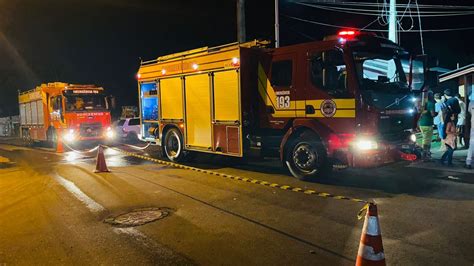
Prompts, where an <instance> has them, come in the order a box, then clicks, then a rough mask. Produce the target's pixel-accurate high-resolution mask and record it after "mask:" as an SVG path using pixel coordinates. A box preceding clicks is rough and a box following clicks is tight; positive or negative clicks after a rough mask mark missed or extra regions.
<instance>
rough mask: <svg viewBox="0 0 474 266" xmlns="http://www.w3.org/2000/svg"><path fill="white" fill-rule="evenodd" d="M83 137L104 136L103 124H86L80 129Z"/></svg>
mask: <svg viewBox="0 0 474 266" xmlns="http://www.w3.org/2000/svg"><path fill="white" fill-rule="evenodd" d="M80 134H81V137H86V138H90V137H99V136H101V135H102V124H101V123H85V124H82V125H81V127H80Z"/></svg>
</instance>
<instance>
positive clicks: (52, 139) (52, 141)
mask: <svg viewBox="0 0 474 266" xmlns="http://www.w3.org/2000/svg"><path fill="white" fill-rule="evenodd" d="M47 138H48V146H49V147H50V148H53V149H56V146H57V144H58V135H57V134H56V130H54V129H51V128H50V129H49V130H48V132H47Z"/></svg>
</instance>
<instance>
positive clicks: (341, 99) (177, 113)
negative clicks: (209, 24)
mask: <svg viewBox="0 0 474 266" xmlns="http://www.w3.org/2000/svg"><path fill="white" fill-rule="evenodd" d="M267 44H268V42H259V41H253V42H248V43H240V44H239V43H233V44H228V45H223V46H218V47H204V48H199V49H195V50H190V51H185V52H181V53H176V54H171V55H166V56H161V57H158V58H157V59H155V60H151V61H146V62H142V63H141V66H140V68H139V71H138V73H137V78H138V89H139V104H140V105H139V106H140V116H141V118H142V119H141V121H142V132H141V135H140V137H141V138H142V139H143V140H145V141H150V142H155V143H156V144H158V145H161V146H162V150H163V153H164V155H165V156H166V157H168V158H169V159H170V160H172V161H180V160H182V159H183V158H184V157H185V155H186V153H187V152H197V153H199V152H201V153H212V154H219V155H225V156H234V157H246V156H250V155H256V154H257V155H260V156H263V157H271V156H274V157H277V158H280V160H281V162H282V163H283V164H284V165H285V166H287V168H288V169H289V171H290V172H291V174H292V175H293V176H295V177H298V178H302V179H303V178H308V177H314V176H318V175H321V173H324V170H325V169H330V168H331V166H334V165H337V166H342V167H348V166H353V167H371V166H377V165H381V164H385V163H389V162H393V161H395V160H396V159H399V158H404V157H405V158H407V157H409V158H413V156H406V155H407V154H411V155H413V154H415V153H414V151H415V150H416V145H415V144H416V143H415V141H416V137H415V135H414V134H413V132H412V129H413V126H414V124H415V118H416V113H417V110H416V106H415V102H416V98H415V95H414V94H413V91H415V90H419V89H420V88H421V87H422V86H423V77H424V70H425V69H424V65H423V63H422V61H420V62H418V61H416V60H415V57H414V56H411V55H410V54H409V53H408V52H407V51H406V50H404V49H403V48H402V47H400V46H399V45H397V44H396V43H393V42H391V41H390V40H387V39H384V38H381V37H377V36H374V35H371V34H365V33H360V34H359V33H356V32H354V31H343V32H340V33H339V34H338V35H334V36H328V37H327V38H325V39H324V40H322V41H315V42H310V43H303V44H297V45H292V46H286V47H280V48H269V47H267Z"/></svg>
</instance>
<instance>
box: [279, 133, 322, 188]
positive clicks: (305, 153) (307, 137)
mask: <svg viewBox="0 0 474 266" xmlns="http://www.w3.org/2000/svg"><path fill="white" fill-rule="evenodd" d="M285 164H286V166H287V167H288V170H289V171H290V173H291V174H292V175H293V176H294V177H296V178H298V179H300V180H308V179H311V178H322V177H323V174H325V173H327V172H328V171H327V169H329V168H330V167H329V160H328V158H327V154H326V150H325V149H324V146H323V144H322V143H321V141H320V140H319V137H318V136H317V135H316V134H314V133H312V132H310V131H304V132H302V133H301V134H300V135H299V136H298V137H296V138H295V139H293V140H292V141H290V143H289V145H288V148H287V149H286V154H285Z"/></svg>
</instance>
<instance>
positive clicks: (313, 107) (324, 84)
mask: <svg viewBox="0 0 474 266" xmlns="http://www.w3.org/2000/svg"><path fill="white" fill-rule="evenodd" d="M308 60H309V65H308V72H307V74H308V78H307V79H306V80H307V86H305V88H306V93H305V94H306V107H305V113H306V117H321V118H333V117H354V116H355V113H354V112H355V111H354V108H355V100H354V96H351V95H352V93H350V91H349V90H348V88H349V86H348V81H349V80H348V75H347V70H346V64H345V62H344V57H343V53H342V51H339V50H336V49H330V50H324V51H314V52H311V53H309V58H308Z"/></svg>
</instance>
